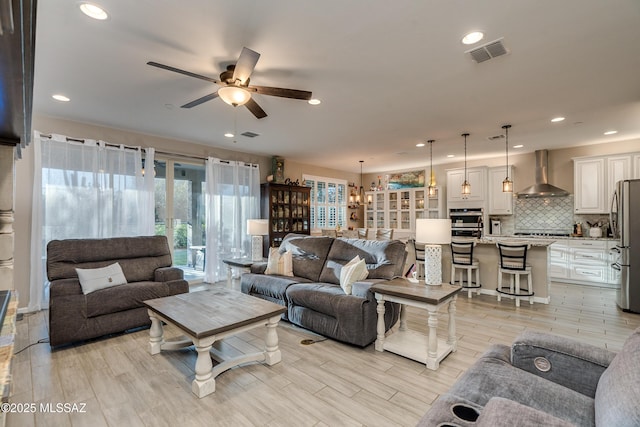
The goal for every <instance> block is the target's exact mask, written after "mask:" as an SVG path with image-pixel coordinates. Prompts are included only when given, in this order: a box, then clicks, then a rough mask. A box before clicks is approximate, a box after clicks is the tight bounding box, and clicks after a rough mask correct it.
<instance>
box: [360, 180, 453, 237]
mask: <svg viewBox="0 0 640 427" xmlns="http://www.w3.org/2000/svg"><path fill="white" fill-rule="evenodd" d="M441 194H442V191H441V188H440V187H438V188H437V191H436V195H435V196H432V197H428V195H427V189H426V188H403V189H400V190H382V191H368V192H366V193H365V202H366V205H365V227H367V228H373V229H375V228H393V229H394V230H396V231H398V232H411V231H415V220H416V218H443V212H442V210H443V207H442V200H441V198H440V197H441ZM405 234H406V233H405Z"/></svg>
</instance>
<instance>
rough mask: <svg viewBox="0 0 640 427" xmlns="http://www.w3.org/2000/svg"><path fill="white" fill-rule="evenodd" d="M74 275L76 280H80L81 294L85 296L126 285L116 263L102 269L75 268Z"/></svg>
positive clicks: (125, 279)
mask: <svg viewBox="0 0 640 427" xmlns="http://www.w3.org/2000/svg"><path fill="white" fill-rule="evenodd" d="M76 273H78V279H80V286H82V293H84V294H85V295H86V294H88V293H91V292H94V291H97V290H100V289H105V288H110V287H112V286H118V285H124V284H126V283H127V278H126V277H124V273H123V272H122V267H120V264H118V263H117V262H116V263H115V264H111V265H108V266H106V267H102V268H76Z"/></svg>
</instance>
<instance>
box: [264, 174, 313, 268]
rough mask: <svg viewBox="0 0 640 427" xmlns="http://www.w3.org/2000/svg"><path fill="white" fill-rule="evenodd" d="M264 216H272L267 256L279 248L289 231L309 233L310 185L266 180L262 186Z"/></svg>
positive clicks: (266, 247)
mask: <svg viewBox="0 0 640 427" xmlns="http://www.w3.org/2000/svg"><path fill="white" fill-rule="evenodd" d="M260 200H261V204H262V217H263V218H268V219H269V238H268V239H264V240H265V242H264V246H265V250H264V256H265V257H266V256H268V255H269V250H268V248H269V247H278V246H280V243H282V239H283V238H284V236H286V235H287V234H288V233H298V234H310V231H311V228H310V227H311V216H310V215H311V188H309V187H302V186H297V185H286V184H273V183H266V184H262V185H261V198H260Z"/></svg>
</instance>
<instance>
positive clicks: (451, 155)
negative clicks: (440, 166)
mask: <svg viewBox="0 0 640 427" xmlns="http://www.w3.org/2000/svg"><path fill="white" fill-rule="evenodd" d="M447 157H449V158H451V157H455V155H453V154H447Z"/></svg>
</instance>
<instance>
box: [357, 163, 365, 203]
mask: <svg viewBox="0 0 640 427" xmlns="http://www.w3.org/2000/svg"><path fill="white" fill-rule="evenodd" d="M363 163H364V160H360V188H359V189H358V194H357V195H356V203H357V204H358V206H359V205H360V203H362V202H363V201H364V187H363V186H362V164H363Z"/></svg>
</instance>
